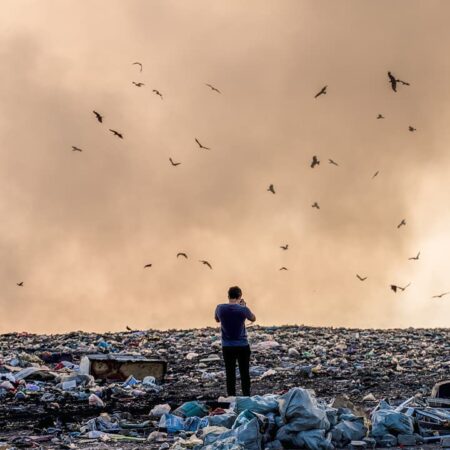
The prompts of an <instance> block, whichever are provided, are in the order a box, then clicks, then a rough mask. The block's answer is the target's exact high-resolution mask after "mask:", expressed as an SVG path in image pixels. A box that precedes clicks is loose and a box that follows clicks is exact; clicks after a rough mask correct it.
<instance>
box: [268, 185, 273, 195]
mask: <svg viewBox="0 0 450 450" xmlns="http://www.w3.org/2000/svg"><path fill="white" fill-rule="evenodd" d="M267 190H268V191H269V192H272V194H275V188H274V187H273V184H271V185H270V186H269V187H268V189H267Z"/></svg>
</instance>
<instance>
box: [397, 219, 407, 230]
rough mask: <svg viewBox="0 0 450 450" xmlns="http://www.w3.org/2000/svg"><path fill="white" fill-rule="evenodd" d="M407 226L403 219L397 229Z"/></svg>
mask: <svg viewBox="0 0 450 450" xmlns="http://www.w3.org/2000/svg"><path fill="white" fill-rule="evenodd" d="M405 225H406V220H405V219H402V221H401V222H400V223H399V224H398V225H397V228H400V227H404V226H405Z"/></svg>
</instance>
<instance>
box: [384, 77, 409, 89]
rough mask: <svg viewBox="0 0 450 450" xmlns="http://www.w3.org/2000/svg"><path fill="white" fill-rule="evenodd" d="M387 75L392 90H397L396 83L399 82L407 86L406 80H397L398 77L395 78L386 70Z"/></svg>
mask: <svg viewBox="0 0 450 450" xmlns="http://www.w3.org/2000/svg"><path fill="white" fill-rule="evenodd" d="M388 77H389V82H390V83H391V87H392V90H393V91H394V92H397V83H401V84H404V85H405V86H409V83H407V82H406V81H402V80H399V79H398V78H395V76H394V75H393V74H392V73H391V72H388Z"/></svg>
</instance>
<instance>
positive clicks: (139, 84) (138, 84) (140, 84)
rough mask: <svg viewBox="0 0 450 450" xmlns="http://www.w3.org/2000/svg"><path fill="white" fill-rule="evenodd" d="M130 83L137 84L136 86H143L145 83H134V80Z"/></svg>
mask: <svg viewBox="0 0 450 450" xmlns="http://www.w3.org/2000/svg"><path fill="white" fill-rule="evenodd" d="M132 83H133V84H134V85H135V86H137V87H142V86H145V84H144V83H141V82H139V83H136V81H132Z"/></svg>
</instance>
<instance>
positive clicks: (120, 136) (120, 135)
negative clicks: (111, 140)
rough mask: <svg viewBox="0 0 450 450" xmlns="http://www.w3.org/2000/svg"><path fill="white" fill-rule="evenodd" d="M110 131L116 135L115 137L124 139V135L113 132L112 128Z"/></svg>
mask: <svg viewBox="0 0 450 450" xmlns="http://www.w3.org/2000/svg"><path fill="white" fill-rule="evenodd" d="M109 131H111V133H112V134H114V136H117V137H118V138H120V139H123V135H122V133H119V132H118V131H116V130H111V128H110V129H109Z"/></svg>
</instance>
